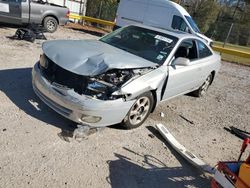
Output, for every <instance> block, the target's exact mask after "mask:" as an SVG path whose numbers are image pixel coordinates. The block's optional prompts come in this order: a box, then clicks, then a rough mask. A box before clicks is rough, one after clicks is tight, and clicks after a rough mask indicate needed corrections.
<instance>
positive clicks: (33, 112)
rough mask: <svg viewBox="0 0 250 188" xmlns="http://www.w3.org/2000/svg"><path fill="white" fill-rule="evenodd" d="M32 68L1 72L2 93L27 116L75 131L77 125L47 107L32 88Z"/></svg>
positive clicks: (0, 86)
mask: <svg viewBox="0 0 250 188" xmlns="http://www.w3.org/2000/svg"><path fill="white" fill-rule="evenodd" d="M31 71H32V69H31V68H17V69H5V70H0V80H1V83H0V91H2V92H3V93H4V94H5V95H6V96H7V97H8V98H9V99H10V100H11V101H12V102H13V103H14V104H15V105H16V106H17V107H18V108H19V109H20V110H22V111H24V112H25V113H26V114H28V115H30V116H32V117H33V118H36V119H38V120H40V121H43V122H45V123H47V124H50V125H53V126H55V127H58V128H60V129H62V130H69V131H73V130H74V128H75V123H73V122H71V121H69V120H68V119H66V118H64V117H63V116H61V115H59V114H57V113H56V112H54V111H53V110H52V109H50V108H49V107H48V106H47V105H45V104H44V103H43V102H42V101H41V100H40V99H39V98H38V97H37V96H36V95H35V93H34V91H33V88H32V79H31Z"/></svg>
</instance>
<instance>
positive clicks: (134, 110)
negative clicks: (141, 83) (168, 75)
mask: <svg viewBox="0 0 250 188" xmlns="http://www.w3.org/2000/svg"><path fill="white" fill-rule="evenodd" d="M153 103H154V98H153V95H152V93H151V92H147V93H144V94H142V95H140V96H138V97H137V99H136V101H135V103H134V104H133V106H132V107H131V109H130V110H129V112H128V114H127V115H126V117H125V118H124V120H123V124H122V126H123V127H124V128H126V129H134V128H137V127H139V126H140V125H142V124H143V123H144V121H145V120H146V119H147V117H148V116H149V114H150V112H151V111H152V108H153Z"/></svg>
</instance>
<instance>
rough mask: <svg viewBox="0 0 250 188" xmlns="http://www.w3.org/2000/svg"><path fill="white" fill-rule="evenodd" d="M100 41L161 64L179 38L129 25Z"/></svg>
mask: <svg viewBox="0 0 250 188" xmlns="http://www.w3.org/2000/svg"><path fill="white" fill-rule="evenodd" d="M100 41H102V42H105V43H107V44H110V45H112V46H115V47H117V48H119V49H122V50H125V51H127V52H129V53H132V54H134V55H137V56H139V57H142V58H144V59H146V60H149V61H152V62H154V63H157V64H159V65H161V64H163V63H164V62H165V60H166V58H167V57H168V55H169V54H170V52H171V51H172V49H173V47H174V46H175V44H176V42H177V41H178V38H176V37H174V36H171V35H167V34H164V33H161V32H157V31H153V30H149V29H145V28H141V27H137V26H128V27H125V28H121V29H118V30H116V31H114V32H112V33H110V34H109V35H106V36H104V37H103V38H101V39H100Z"/></svg>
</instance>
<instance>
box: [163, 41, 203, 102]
mask: <svg viewBox="0 0 250 188" xmlns="http://www.w3.org/2000/svg"><path fill="white" fill-rule="evenodd" d="M178 57H182V58H187V59H189V60H190V62H189V64H188V65H185V66H183V65H175V64H174V59H177V58H178ZM201 76H202V63H201V62H200V59H199V58H198V48H197V43H196V41H195V39H188V40H184V41H182V42H181V44H180V45H179V47H178V48H177V50H176V52H175V54H174V57H173V61H172V63H171V64H170V65H169V69H168V81H167V86H166V89H165V92H164V95H163V98H162V99H163V100H166V99H170V98H172V97H175V96H178V95H181V94H184V93H187V92H189V91H192V90H194V89H195V88H197V87H198V86H199V84H200V80H201V78H200V77H201Z"/></svg>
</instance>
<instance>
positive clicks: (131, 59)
mask: <svg viewBox="0 0 250 188" xmlns="http://www.w3.org/2000/svg"><path fill="white" fill-rule="evenodd" d="M42 49H43V52H44V53H45V55H46V56H47V57H48V58H49V59H50V60H52V61H53V62H54V63H56V64H57V65H58V66H60V67H62V68H64V69H66V70H68V71H71V72H74V73H76V74H78V75H83V76H96V75H98V74H102V73H104V72H106V71H108V70H110V69H133V68H144V67H155V66H156V65H157V64H155V63H153V62H151V61H148V60H146V59H143V58H141V57H138V56H136V55H133V54H130V53H128V52H126V51H123V50H120V49H118V48H116V47H113V46H111V45H108V44H105V43H104V42H101V41H97V40H54V41H48V42H44V43H43V46H42Z"/></svg>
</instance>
